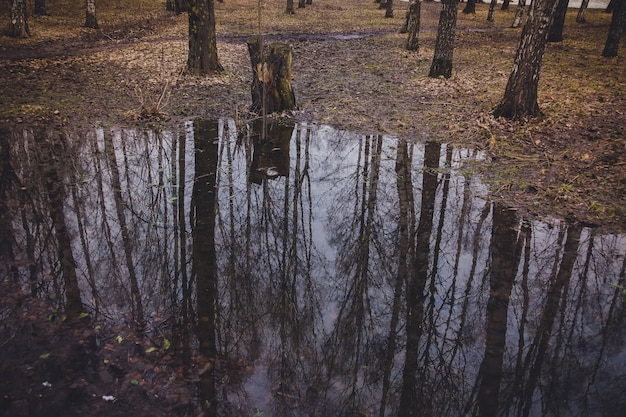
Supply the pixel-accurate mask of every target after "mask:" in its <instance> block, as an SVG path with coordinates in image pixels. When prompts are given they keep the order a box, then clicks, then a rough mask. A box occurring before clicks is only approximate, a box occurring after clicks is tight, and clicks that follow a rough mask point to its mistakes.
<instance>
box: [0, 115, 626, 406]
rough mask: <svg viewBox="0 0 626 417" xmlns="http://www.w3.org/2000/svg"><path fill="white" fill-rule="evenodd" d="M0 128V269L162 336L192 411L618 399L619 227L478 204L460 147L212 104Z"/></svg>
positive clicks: (67, 304)
mask: <svg viewBox="0 0 626 417" xmlns="http://www.w3.org/2000/svg"><path fill="white" fill-rule="evenodd" d="M263 132H264V133H263ZM0 145H1V146H0V149H1V151H2V155H3V158H2V162H3V168H2V175H1V177H2V184H1V185H2V188H1V192H2V193H3V194H2V195H1V196H0V197H1V198H2V201H3V202H4V203H3V204H2V205H1V206H0V208H1V209H2V212H0V214H2V216H1V217H0V221H1V222H2V223H1V224H0V227H1V228H2V230H3V236H2V242H1V246H0V256H1V258H0V259H1V263H0V268H1V269H0V270H1V271H2V274H3V276H4V277H5V279H8V278H10V279H14V280H16V281H19V282H21V283H23V285H24V288H25V289H28V290H30V291H31V292H33V293H35V294H37V295H38V296H41V297H48V298H53V299H56V300H59V305H60V307H61V308H63V309H65V310H66V311H67V312H69V313H71V314H80V312H83V311H87V312H89V314H90V315H91V316H92V317H93V318H94V319H95V320H97V321H99V322H101V323H103V324H104V325H108V326H114V325H119V324H120V323H132V324H133V326H136V327H137V328H138V329H141V330H143V331H144V332H145V334H147V337H148V338H151V340H155V339H157V340H162V341H165V340H167V344H168V349H170V352H171V353H170V355H172V356H176V357H179V358H180V363H182V364H183V365H182V366H184V367H187V368H186V369H187V372H188V374H189V373H193V374H194V375H195V377H194V378H189V377H187V378H184V377H183V376H182V375H178V377H179V378H178V379H176V378H177V376H176V374H172V376H171V381H170V382H168V384H172V386H174V385H173V384H174V382H173V381H175V383H176V384H178V385H177V386H182V385H186V386H191V387H192V390H193V392H195V394H194V395H195V396H194V400H193V401H195V402H196V403H198V404H201V405H204V407H205V408H206V410H205V411H206V413H207V415H216V414H220V415H231V414H232V413H235V414H239V415H261V414H263V415H274V416H281V415H320V416H321V415H355V416H356V415H358V416H373V415H378V416H392V415H393V416H405V415H406V416H409V415H411V416H413V415H424V416H462V415H465V416H469V415H480V416H495V415H501V416H502V415H504V416H543V415H559V416H560V415H576V416H613V415H618V413H619V412H620V410H624V409H626V395H624V392H623V386H624V382H625V381H626V366H625V365H626V364H625V359H626V349H625V344H624V343H625V340H624V329H626V323H624V317H625V315H624V297H625V294H624V291H623V289H622V288H621V287H619V286H618V285H617V284H618V283H621V284H623V279H624V273H625V268H626V258H625V252H626V236H624V235H602V234H598V233H597V232H596V231H595V230H593V229H588V228H582V227H579V226H576V225H568V224H565V223H559V222H552V223H550V224H548V223H542V222H538V221H533V220H528V219H522V218H519V217H518V216H517V214H516V212H515V211H513V210H508V209H507V208H505V207H502V206H501V205H499V204H497V203H496V204H494V203H492V202H490V201H489V200H487V199H486V198H485V195H486V189H485V187H484V186H483V185H482V184H481V183H480V181H479V179H478V178H475V177H471V176H463V175H461V174H462V173H463V168H462V167H463V163H464V162H466V161H470V160H476V159H482V158H483V155H482V154H480V153H479V152H476V151H472V150H467V149H456V148H452V147H449V146H446V145H445V144H440V143H434V142H433V143H427V144H412V143H407V142H405V141H401V140H398V139H396V138H393V137H387V136H376V135H374V136H362V135H357V134H353V133H350V132H344V131H337V130H334V129H332V128H330V127H328V126H320V125H304V124H303V125H300V124H298V125H295V126H293V125H278V124H269V125H267V126H265V127H263V126H262V125H261V124H260V122H259V123H257V124H255V125H250V126H245V127H243V128H240V129H238V128H237V127H236V125H235V123H234V122H233V121H231V120H219V121H198V122H195V123H188V124H186V125H185V126H181V128H180V129H179V130H176V131H160V132H155V131H145V130H139V129H119V128H109V127H99V128H97V129H94V131H92V132H86V133H81V134H78V133H59V132H53V133H49V132H48V133H46V132H44V131H33V130H28V129H26V130H20V131H14V132H13V133H12V134H11V135H10V137H8V138H5V140H3V141H2V142H1V143H0ZM147 372H148V371H146V373H147ZM188 374H187V375H188ZM143 377H144V378H147V377H146V374H145V373H144V375H143ZM168 386H169V385H168ZM164 389H165V388H164ZM171 389H173V388H171ZM255 413H256V414H255ZM233 415H234V414H233Z"/></svg>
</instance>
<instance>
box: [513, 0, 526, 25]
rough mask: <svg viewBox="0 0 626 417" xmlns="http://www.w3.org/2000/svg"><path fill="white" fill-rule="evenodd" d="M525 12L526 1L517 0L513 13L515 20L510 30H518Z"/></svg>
mask: <svg viewBox="0 0 626 417" xmlns="http://www.w3.org/2000/svg"><path fill="white" fill-rule="evenodd" d="M525 10H526V0H519V2H518V3H517V10H516V11H515V18H514V19H513V23H512V24H511V27H512V28H518V27H519V26H520V25H521V24H522V19H523V18H524V11H525Z"/></svg>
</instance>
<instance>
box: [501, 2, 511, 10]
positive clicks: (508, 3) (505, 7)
mask: <svg viewBox="0 0 626 417" xmlns="http://www.w3.org/2000/svg"><path fill="white" fill-rule="evenodd" d="M510 4H511V0H504V1H503V2H502V8H501V9H500V10H509V5H510Z"/></svg>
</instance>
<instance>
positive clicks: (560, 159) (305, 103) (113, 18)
mask: <svg viewBox="0 0 626 417" xmlns="http://www.w3.org/2000/svg"><path fill="white" fill-rule="evenodd" d="M61 3H62V2H61ZM109 3H114V2H112V1H110V2H109ZM117 3H120V1H117ZM146 3H149V4H150V5H148V4H146ZM103 4H104V6H102V5H101V6H100V14H99V16H100V25H101V29H99V30H97V31H93V30H89V29H86V28H82V27H81V24H82V20H81V19H84V15H83V14H80V13H78V11H77V13H74V14H72V15H69V16H66V17H65V18H59V17H55V15H54V13H55V11H54V10H52V11H51V12H52V13H53V14H52V15H51V16H43V17H35V18H33V19H32V22H31V28H32V30H31V31H32V33H33V36H31V37H30V38H28V39H24V40H15V39H9V38H7V37H1V38H0V90H1V91H2V92H3V93H2V97H1V98H0V122H2V123H9V124H14V123H16V122H19V123H24V124H27V123H31V122H33V121H37V120H38V121H44V122H46V123H48V122H55V123H60V124H81V123H82V124H85V125H92V126H93V124H94V122H95V121H98V122H101V123H105V124H125V123H126V124H128V123H133V124H134V123H146V122H151V123H160V124H167V123H175V122H177V121H180V120H188V119H189V118H192V117H233V118H236V119H238V120H243V121H245V119H246V118H247V117H249V115H248V111H247V109H248V106H249V104H250V93H249V85H250V79H251V70H250V64H249V57H248V53H247V49H246V44H245V40H246V38H247V37H248V36H250V35H252V34H254V33H258V27H259V14H258V11H257V7H256V5H257V2H254V1H252V0H246V1H243V2H231V1H228V2H225V3H217V4H216V15H217V33H218V54H219V58H220V61H221V63H222V65H223V67H224V69H225V71H224V72H222V73H220V74H217V75H214V76H209V77H204V78H197V77H191V76H187V75H185V74H184V68H185V64H186V54H187V52H186V50H187V35H186V34H187V17H186V15H185V14H183V15H178V16H176V15H175V14H172V13H168V12H166V11H164V10H162V9H161V7H160V6H159V5H156V6H158V7H159V8H155V5H154V4H152V3H150V2H147V1H146V0H144V1H143V2H142V1H140V2H139V3H131V4H130V5H127V7H131V6H132V7H135V8H137V7H139V10H134V11H133V10H131V11H130V13H122V12H123V11H125V10H127V9H119V8H116V7H113V6H111V7H109V8H107V7H106V5H107V4H108V3H106V2H103ZM262 4H263V6H262V9H261V14H260V27H261V32H262V33H264V34H265V35H266V36H267V41H268V42H270V41H273V40H280V41H281V42H287V43H289V44H290V45H291V46H292V47H293V80H292V81H293V87H294V90H295V93H296V100H297V103H298V108H299V110H298V111H297V112H295V114H293V115H292V117H295V118H296V119H298V120H308V121H313V122H319V123H325V124H329V125H332V126H333V127H335V128H339V129H348V130H351V131H355V132H359V133H363V134H379V133H384V134H389V135H393V136H396V137H399V138H406V139H409V140H417V141H428V140H436V141H442V142H445V143H449V144H453V145H458V146H469V147H474V148H479V149H483V150H485V151H486V152H487V154H488V155H489V156H490V157H491V158H489V162H488V163H486V164H481V166H477V167H474V168H473V171H474V172H479V173H480V174H481V175H482V176H483V178H484V179H485V180H486V181H487V182H489V184H490V186H491V190H492V197H493V198H501V199H503V200H505V201H506V202H508V203H509V204H510V205H511V206H513V207H516V208H517V209H518V210H519V211H520V214H522V215H524V216H531V217H533V216H538V217H544V218H545V217H552V216H555V217H557V218H568V219H573V220H579V221H584V222H586V223H588V224H594V225H602V226H603V227H605V228H621V229H623V227H624V226H625V225H626V216H625V213H626V204H624V202H625V201H626V165H625V164H626V158H625V157H624V156H625V155H626V141H625V138H626V63H625V59H626V51H625V50H624V47H622V49H621V50H620V56H619V57H617V58H613V59H606V58H603V57H602V56H601V51H602V48H603V46H604V41H605V39H606V35H607V33H608V28H609V24H610V15H609V14H606V13H603V11H602V10H597V9H596V10H588V11H587V14H586V19H587V23H585V24H578V23H576V22H575V17H576V12H577V10H575V9H570V12H569V13H568V15H567V21H566V25H565V29H564V38H565V39H564V40H563V41H562V42H560V43H552V44H549V45H548V48H547V51H546V54H545V58H544V63H543V67H542V73H541V81H540V85H539V105H540V108H541V109H542V111H543V113H544V117H540V118H537V119H534V120H530V121H527V122H511V121H508V120H504V119H495V118H494V117H493V116H492V115H491V112H492V110H493V108H494V107H495V106H496V105H497V104H498V102H499V101H500V100H501V99H502V96H503V92H504V88H505V85H506V82H507V79H508V76H509V74H510V71H511V68H512V64H513V59H514V57H515V52H516V49H517V45H518V42H519V37H520V33H521V29H511V28H510V25H511V22H512V20H513V16H514V12H515V8H516V7H514V6H512V7H511V10H509V11H501V10H499V9H498V10H497V11H496V14H495V22H492V23H490V22H487V20H486V16H487V10H488V5H486V4H479V5H478V7H477V13H476V14H470V15H466V14H463V13H459V17H458V24H457V40H456V49H455V56H454V73H453V76H452V77H451V78H450V79H432V78H429V77H428V76H427V75H428V71H429V68H430V63H431V60H432V56H433V52H434V42H435V38H436V28H437V21H438V13H439V7H440V6H439V3H429V2H425V3H423V5H422V19H421V25H422V32H421V33H420V48H419V51H417V52H410V51H407V50H406V49H405V48H404V44H405V41H406V35H402V34H400V33H399V29H400V27H401V26H402V23H403V21H404V14H405V8H406V3H402V2H400V3H399V4H398V5H397V6H396V11H395V17H394V18H391V19H385V18H384V17H383V16H384V11H383V10H379V9H378V6H377V5H376V4H375V3H370V2H369V1H363V0H349V1H343V2H341V4H338V3H337V2H332V3H327V2H325V1H319V2H314V3H313V4H312V5H309V6H308V7H306V8H304V9H298V8H296V13H295V14H293V15H287V14H285V13H284V4H283V2H282V1H278V0H272V1H266V2H263V3H262ZM296 7H297V3H296ZM462 7H463V6H461V8H462ZM121 15H123V16H124V17H123V18H122V17H119V16H121ZM161 96H162V98H163V100H160V99H159V98H160V97H161ZM142 110H143V111H142ZM146 114H148V115H149V116H155V117H151V118H150V120H145V117H144V116H146Z"/></svg>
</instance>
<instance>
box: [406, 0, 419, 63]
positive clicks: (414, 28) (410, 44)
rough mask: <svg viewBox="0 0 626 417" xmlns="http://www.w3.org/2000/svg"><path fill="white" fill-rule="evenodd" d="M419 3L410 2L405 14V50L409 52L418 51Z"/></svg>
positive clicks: (415, 1)
mask: <svg viewBox="0 0 626 417" xmlns="http://www.w3.org/2000/svg"><path fill="white" fill-rule="evenodd" d="M420 11H421V10H420V1H419V0H411V3H410V4H409V11H408V12H407V33H408V36H407V40H406V49H408V50H409V51H417V50H419V31H420Z"/></svg>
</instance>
